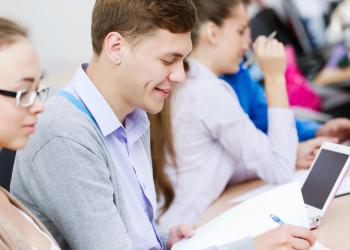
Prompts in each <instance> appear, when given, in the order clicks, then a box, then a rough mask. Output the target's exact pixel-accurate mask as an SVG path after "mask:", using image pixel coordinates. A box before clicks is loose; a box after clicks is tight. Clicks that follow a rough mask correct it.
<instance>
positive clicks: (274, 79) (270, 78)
mask: <svg viewBox="0 0 350 250" xmlns="http://www.w3.org/2000/svg"><path fill="white" fill-rule="evenodd" d="M264 77H265V84H283V85H285V82H286V78H285V76H284V74H273V73H268V74H264Z"/></svg>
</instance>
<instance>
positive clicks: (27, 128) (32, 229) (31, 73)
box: [0, 18, 59, 250]
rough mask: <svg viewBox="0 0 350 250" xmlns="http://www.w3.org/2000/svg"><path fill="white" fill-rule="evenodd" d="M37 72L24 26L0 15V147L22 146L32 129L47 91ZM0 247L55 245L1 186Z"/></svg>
mask: <svg viewBox="0 0 350 250" xmlns="http://www.w3.org/2000/svg"><path fill="white" fill-rule="evenodd" d="M41 76H42V72H41V68H40V65H39V60H38V57H37V54H36V52H35V51H34V48H33V46H32V44H31V43H30V42H29V40H28V38H27V32H26V30H25V29H24V28H22V27H20V26H19V25H17V24H16V23H14V22H12V21H10V20H7V19H4V18H0V150H1V148H8V149H12V150H17V149H20V148H22V147H24V146H25V144H26V143H27V140H28V138H29V136H30V135H31V134H33V133H34V132H35V124H36V122H37V119H38V115H39V114H40V113H41V112H42V111H43V110H44V107H43V103H42V102H43V101H44V100H45V99H46V97H47V93H48V88H41V87H40V85H39V81H40V79H41ZM0 171H1V168H0ZM0 249H28V250H29V249H32V250H33V249H35V250H57V249H59V248H58V246H57V244H56V243H55V241H54V239H53V238H52V236H51V235H50V233H49V232H48V231H47V229H46V228H45V227H44V226H43V225H42V224H41V222H40V221H39V220H38V219H37V218H36V217H34V216H33V215H32V214H31V213H30V212H29V211H28V210H27V209H26V208H25V207H24V206H23V205H22V204H20V203H19V202H18V201H17V200H16V199H15V198H14V197H13V196H12V195H11V194H9V193H8V192H7V191H5V190H4V189H2V188H1V189H0Z"/></svg>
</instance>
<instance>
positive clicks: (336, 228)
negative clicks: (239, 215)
mask: <svg viewBox="0 0 350 250" xmlns="http://www.w3.org/2000/svg"><path fill="white" fill-rule="evenodd" d="M261 185H263V182H262V181H260V180H255V181H249V182H246V183H243V184H240V185H237V186H233V187H229V188H228V189H227V190H226V191H225V192H224V193H223V195H222V196H221V197H220V198H219V199H218V200H217V201H216V202H214V203H213V204H212V205H211V206H210V207H209V208H208V209H207V210H206V211H205V212H204V213H203V214H202V215H201V217H200V218H199V220H198V221H197V223H196V226H200V225H203V224H204V223H206V222H208V221H209V220H211V219H213V218H214V217H216V216H217V215H219V214H221V213H222V212H224V211H225V210H227V209H229V208H231V207H233V206H234V204H229V203H228V201H229V200H230V199H232V198H234V197H238V196H239V195H241V194H243V193H245V192H247V191H249V190H252V189H254V188H256V187H259V186H261ZM349 231H350V195H346V196H342V197H338V198H336V199H335V200H334V201H333V203H332V204H331V206H330V207H329V209H328V212H327V214H326V216H325V218H324V220H323V222H322V224H321V226H320V227H319V228H317V229H315V230H314V233H315V234H316V236H317V240H318V241H319V242H321V243H322V244H324V245H325V246H326V247H328V248H330V249H332V250H349V249H350V233H349Z"/></svg>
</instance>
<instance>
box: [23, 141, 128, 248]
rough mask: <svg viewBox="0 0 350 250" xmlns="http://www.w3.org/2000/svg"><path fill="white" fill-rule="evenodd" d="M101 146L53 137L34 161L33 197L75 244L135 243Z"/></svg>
mask: <svg viewBox="0 0 350 250" xmlns="http://www.w3.org/2000/svg"><path fill="white" fill-rule="evenodd" d="M99 152H100V151H99V149H98V148H94V149H91V148H86V147H85V146H83V145H82V144H80V143H78V142H77V141H74V140H72V139H67V138H64V137H55V138H54V139H52V140H51V141H50V142H48V143H47V144H46V145H44V146H43V147H42V148H41V149H40V151H38V152H37V153H36V155H35V158H34V160H33V162H32V164H31V169H32V171H31V172H30V173H31V176H28V178H29V180H30V191H31V194H32V198H33V201H34V202H35V204H36V206H38V207H39V208H40V210H41V211H42V213H43V214H45V216H47V217H48V218H49V219H50V220H51V221H52V223H53V224H54V225H55V227H56V228H57V230H58V231H59V233H60V234H61V236H62V237H63V238H64V239H65V241H67V243H68V244H69V246H70V247H71V248H72V249H77V250H80V249H82V250H83V249H84V250H94V249H132V242H131V239H130V238H129V236H128V234H127V231H126V228H125V224H124V222H123V220H122V217H121V211H120V210H119V209H117V206H118V208H119V204H114V200H113V198H114V196H115V195H117V194H116V193H115V192H114V188H113V186H112V183H111V180H110V176H109V172H108V167H107V163H106V160H105V159H103V157H102V156H101V154H100V153H99ZM116 235H117V236H118V237H116Z"/></svg>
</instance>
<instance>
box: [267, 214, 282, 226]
mask: <svg viewBox="0 0 350 250" xmlns="http://www.w3.org/2000/svg"><path fill="white" fill-rule="evenodd" d="M270 217H271V219H273V220H274V221H275V222H277V223H278V224H280V225H282V224H285V223H284V222H283V221H282V220H281V219H280V218H279V217H278V216H276V215H274V214H270Z"/></svg>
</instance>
